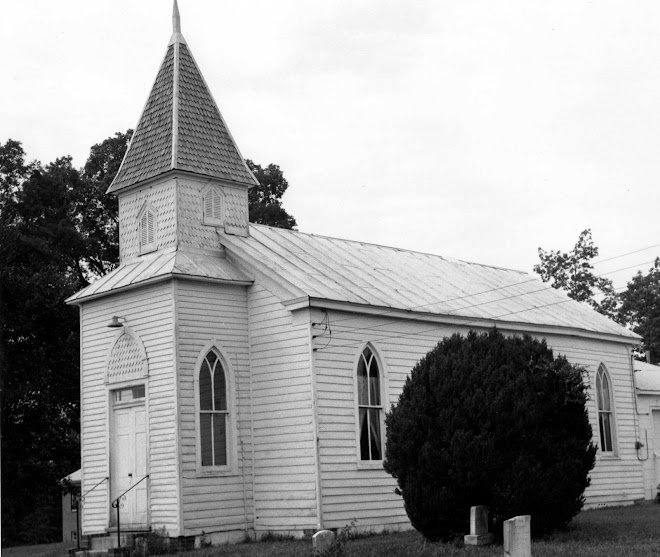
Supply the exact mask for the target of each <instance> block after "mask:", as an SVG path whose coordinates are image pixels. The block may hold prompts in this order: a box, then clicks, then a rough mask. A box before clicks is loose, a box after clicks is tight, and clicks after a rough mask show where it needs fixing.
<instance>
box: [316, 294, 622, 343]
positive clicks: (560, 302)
mask: <svg viewBox="0 0 660 557" xmlns="http://www.w3.org/2000/svg"><path fill="white" fill-rule="evenodd" d="M625 288H626V287H622V288H618V289H615V290H623V289H625ZM575 301H576V300H574V299H573V298H568V299H566V300H560V301H557V302H552V303H549V304H543V305H540V306H535V307H532V308H525V309H522V310H518V311H511V312H508V313H502V314H499V315H495V316H492V317H484V318H483V319H486V320H497V319H501V318H502V317H507V316H509V315H516V314H518V313H524V312H526V311H533V310H537V309H543V308H546V307H550V306H556V305H560V304H565V303H567V302H575ZM472 319H474V317H473V318H472ZM396 322H398V321H392V322H390V323H388V324H393V323H396ZM529 324H530V325H534V323H529ZM461 325H462V326H472V325H476V326H478V327H483V326H484V324H483V323H480V322H477V321H471V322H470V321H468V322H466V323H464V324H461ZM441 326H442V324H440V323H438V324H437V325H436V326H435V327H433V328H431V329H424V330H422V331H414V332H410V333H399V334H395V335H390V336H386V337H381V338H377V339H373V340H374V341H383V340H392V339H397V338H404V337H411V336H412V337H414V336H419V335H422V334H425V333H432V332H434V331H437V330H438V328H439V327H441ZM371 328H372V327H358V328H356V329H354V330H360V329H371ZM373 328H375V327H373ZM343 332H349V331H343ZM329 344H330V343H328V344H327V345H326V346H324V347H323V348H322V349H319V350H323V349H325V348H328V346H329ZM359 345H360V342H359V341H356V342H350V343H349V344H340V345H336V346H333V347H332V348H333V349H337V348H351V347H356V346H359ZM315 350H316V349H315Z"/></svg>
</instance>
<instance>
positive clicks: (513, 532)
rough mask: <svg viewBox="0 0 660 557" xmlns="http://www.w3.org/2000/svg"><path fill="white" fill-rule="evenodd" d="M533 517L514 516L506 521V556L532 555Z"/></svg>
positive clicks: (529, 556)
mask: <svg viewBox="0 0 660 557" xmlns="http://www.w3.org/2000/svg"><path fill="white" fill-rule="evenodd" d="M531 524H532V517H531V516H529V515H524V516H514V517H513V518H511V519H509V520H506V521H505V522H504V557H532V530H531Z"/></svg>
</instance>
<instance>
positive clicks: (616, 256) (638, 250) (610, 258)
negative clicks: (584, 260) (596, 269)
mask: <svg viewBox="0 0 660 557" xmlns="http://www.w3.org/2000/svg"><path fill="white" fill-rule="evenodd" d="M658 247H660V244H654V245H652V246H648V247H646V248H642V249H637V250H635V251H629V252H628V253H622V254H620V255H615V256H614V257H608V258H607V259H602V260H601V261H596V262H594V265H600V264H601V263H605V262H606V261H613V260H614V259H619V258H621V257H625V256H626V255H632V254H633V253H639V252H641V251H646V250H648V249H653V248H658Z"/></svg>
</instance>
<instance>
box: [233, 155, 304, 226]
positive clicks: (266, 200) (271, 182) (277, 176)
mask: <svg viewBox="0 0 660 557" xmlns="http://www.w3.org/2000/svg"><path fill="white" fill-rule="evenodd" d="M245 162H246V164H247V165H248V167H249V168H250V170H251V171H252V173H253V174H254V176H255V178H256V179H257V181H258V182H259V186H252V187H251V188H250V191H249V192H248V203H249V209H250V222H254V223H257V224H267V225H268V226H275V227H277V228H288V229H289V230H291V229H293V228H295V226H296V219H294V218H293V217H292V216H291V215H289V213H287V212H286V210H285V209H284V207H282V202H281V201H280V200H281V199H282V196H283V195H284V192H286V190H287V188H288V187H289V183H288V182H287V181H286V178H285V177H284V174H283V173H282V170H280V167H279V166H278V165H276V164H272V163H271V164H269V165H268V166H267V167H266V168H262V167H261V166H260V165H258V164H255V163H253V162H252V161H251V160H250V159H246V160H245Z"/></svg>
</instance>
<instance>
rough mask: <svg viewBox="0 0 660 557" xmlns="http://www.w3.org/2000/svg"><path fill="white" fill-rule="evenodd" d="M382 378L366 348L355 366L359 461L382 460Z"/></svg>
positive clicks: (372, 355) (373, 358)
mask: <svg viewBox="0 0 660 557" xmlns="http://www.w3.org/2000/svg"><path fill="white" fill-rule="evenodd" d="M381 384H382V378H381V373H380V370H379V368H378V361H377V360H376V357H375V356H374V353H373V351H372V350H371V348H369V347H368V346H367V347H366V348H365V349H364V350H363V351H362V354H360V359H359V361H358V365H357V394H358V419H359V424H360V425H359V428H360V429H359V437H360V459H361V460H382V459H383V442H382V436H381V427H380V423H381V420H382V413H383V403H382V395H381Z"/></svg>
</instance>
